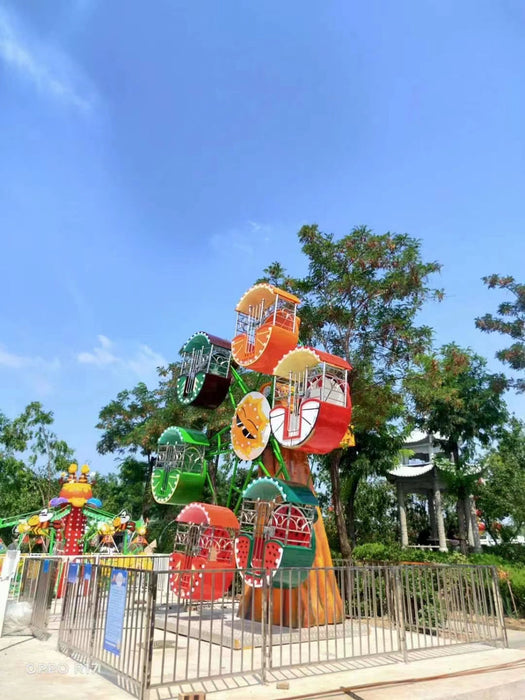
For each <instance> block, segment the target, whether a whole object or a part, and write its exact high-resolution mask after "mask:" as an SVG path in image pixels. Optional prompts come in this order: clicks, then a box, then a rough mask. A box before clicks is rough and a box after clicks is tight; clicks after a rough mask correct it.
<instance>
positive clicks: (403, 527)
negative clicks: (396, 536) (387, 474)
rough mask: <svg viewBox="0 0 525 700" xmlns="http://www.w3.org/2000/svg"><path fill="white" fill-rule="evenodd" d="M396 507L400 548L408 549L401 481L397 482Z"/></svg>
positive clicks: (405, 513)
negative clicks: (397, 507)
mask: <svg viewBox="0 0 525 700" xmlns="http://www.w3.org/2000/svg"><path fill="white" fill-rule="evenodd" d="M397 505H398V506H399V526H400V528H401V546H402V547H408V528H407V512H406V508H405V490H404V488H403V485H402V483H401V481H399V480H398V482H397Z"/></svg>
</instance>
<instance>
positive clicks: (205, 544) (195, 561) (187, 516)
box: [170, 503, 239, 601]
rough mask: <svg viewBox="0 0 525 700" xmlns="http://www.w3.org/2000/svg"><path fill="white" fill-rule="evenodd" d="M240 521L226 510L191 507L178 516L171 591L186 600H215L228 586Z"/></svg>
mask: <svg viewBox="0 0 525 700" xmlns="http://www.w3.org/2000/svg"><path fill="white" fill-rule="evenodd" d="M238 532H239V521H238V520H237V518H236V517H235V515H234V513H233V512H232V511H231V510H230V509H229V508H224V507H222V506H216V505H210V504H207V503H190V504H189V505H187V506H186V507H185V508H183V509H182V511H181V512H180V513H179V515H178V516H177V532H176V534H175V546H174V552H173V554H172V555H171V557H170V569H171V570H172V571H173V573H172V574H170V587H171V590H172V591H173V592H174V593H176V594H177V595H178V596H179V597H180V598H182V599H185V600H194V601H195V600H202V601H208V600H216V599H217V598H220V597H221V596H223V595H224V593H225V592H226V591H227V590H228V588H229V587H230V586H231V583H232V581H233V575H234V571H235V557H234V540H235V536H236V535H237V534H238Z"/></svg>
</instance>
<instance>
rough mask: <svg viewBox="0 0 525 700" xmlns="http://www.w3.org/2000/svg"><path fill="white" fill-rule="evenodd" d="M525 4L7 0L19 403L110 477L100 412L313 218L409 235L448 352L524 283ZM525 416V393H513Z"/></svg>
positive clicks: (0, 164) (13, 334) (298, 264)
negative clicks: (42, 411) (501, 284)
mask: <svg viewBox="0 0 525 700" xmlns="http://www.w3.org/2000/svg"><path fill="white" fill-rule="evenodd" d="M524 66H525V6H524V5H523V3H522V2H521V0H501V1H500V2H498V3H494V2H491V1H489V0H486V1H484V2H483V1H479V0H472V1H470V2H469V1H468V0H464V1H463V2H461V3H458V2H455V1H454V0H450V1H447V0H436V1H432V0H423V1H416V0H411V1H410V2H409V1H403V0H398V1H397V2H395V3H388V2H384V1H381V2H376V1H369V2H367V3H355V2H348V0H341V1H335V0H334V1H331V2H325V3H317V2H308V1H307V2H304V0H302V1H301V2H296V1H295V0H288V1H287V2H285V3H283V2H277V1H275V2H274V1H273V0H265V2H262V3H252V2H248V1H241V0H229V1H228V2H224V3H218V2H215V1H211V0H210V1H208V2H198V3H196V2H175V0H157V2H155V3H149V4H145V3H144V2H138V1H132V0H127V1H126V2H122V1H120V2H111V3H108V2H102V1H97V0H54V1H53V2H52V3H47V2H40V3H22V2H9V1H7V2H4V3H3V4H2V7H1V9H0V236H1V254H0V290H1V299H2V305H1V307H0V382H1V386H2V391H1V392H0V396H1V400H0V410H2V411H3V412H4V413H6V414H7V415H10V416H14V415H15V414H16V413H17V412H19V411H21V410H22V409H23V407H24V406H25V405H26V404H27V403H28V402H29V401H32V400H40V401H42V402H43V404H44V406H45V407H46V408H47V409H51V410H53V411H54V413H55V417H56V424H55V428H56V431H57V433H58V434H59V435H60V436H61V437H63V438H64V439H66V440H68V442H70V444H71V445H73V446H74V447H75V448H76V449H77V453H78V457H79V458H80V459H81V460H88V461H89V462H90V463H91V465H92V467H93V468H95V469H99V470H101V471H108V470H109V469H111V468H112V460H111V458H104V459H102V458H100V457H98V456H97V453H96V441H97V439H98V434H97V431H96V430H95V429H94V427H93V426H94V424H95V423H96V420H97V415H98V411H99V410H100V408H101V407H102V406H103V405H104V404H105V403H107V402H108V401H109V400H110V399H112V398H113V397H114V396H115V395H116V393H117V392H118V391H119V390H121V389H123V388H126V387H132V386H133V385H134V384H135V383H136V382H138V381H141V380H142V381H146V382H147V383H152V382H153V381H154V379H155V367H156V366H157V365H158V364H163V363H166V362H168V361H169V360H173V359H175V358H176V356H177V351H178V348H179V347H180V346H181V344H182V343H183V341H184V340H185V339H186V338H187V337H188V336H189V335H191V334H192V333H193V332H194V331H196V330H201V329H203V330H208V331H209V332H212V333H215V334H217V335H222V336H224V337H231V335H232V332H233V329H234V312H233V309H234V306H235V304H236V302H237V300H238V299H239V297H240V296H241V295H242V293H243V292H244V291H245V290H246V289H247V288H248V287H249V286H250V285H251V284H252V282H253V280H254V279H255V278H257V277H258V276H259V275H260V273H261V270H262V268H263V267H265V266H266V265H267V264H268V263H269V262H271V261H272V260H275V259H279V260H281V261H282V262H283V264H284V265H285V266H286V267H287V268H288V269H289V270H290V271H292V272H294V273H298V274H299V273H301V272H302V271H304V259H303V258H302V256H301V255H300V252H299V248H298V245H297V239H296V233H297V231H298V229H299V228H300V226H301V225H302V224H303V223H314V222H316V223H318V224H319V226H320V227H321V229H322V230H324V231H329V232H333V233H335V234H336V235H343V234H345V233H347V232H348V231H349V230H350V229H351V228H352V227H353V226H354V225H359V224H367V225H368V226H370V227H371V228H373V229H374V230H375V231H376V232H385V231H387V230H390V231H394V232H397V233H408V234H410V235H412V236H414V237H417V238H420V239H421V240H422V242H423V253H424V256H425V258H426V259H428V260H430V259H432V260H438V261H439V262H441V263H442V264H443V266H444V267H443V272H442V274H441V275H440V277H439V278H436V280H435V282H436V284H437V285H438V286H443V287H444V288H445V291H446V293H447V296H446V299H445V301H444V302H443V303H442V304H441V305H432V307H429V308H428V309H427V310H426V311H425V312H424V314H423V320H424V321H425V322H428V323H430V324H431V325H433V326H434V327H435V329H436V343H437V344H441V343H444V342H449V341H451V340H455V341H457V342H458V343H459V344H461V345H469V346H471V347H472V348H474V349H475V350H476V351H477V352H479V353H480V354H483V355H485V356H487V357H489V358H491V367H492V368H493V369H501V366H500V365H499V363H497V362H496V361H495V360H492V358H493V355H494V352H495V351H496V349H498V348H499V347H502V346H503V345H504V339H503V338H499V337H495V336H487V335H484V334H481V333H480V332H479V331H477V330H476V329H475V327H474V318H475V316H477V315H480V314H483V313H484V312H486V311H490V310H495V308H496V305H497V304H498V303H499V302H500V301H502V300H503V296H502V295H501V294H499V293H497V292H489V291H487V290H486V289H485V288H484V287H483V285H482V283H481V279H480V278H481V277H482V276H483V275H486V274H490V273H492V272H499V273H505V274H512V275H515V276H516V277H517V279H518V280H520V281H524V269H525V265H524V259H525V236H524V224H525V209H524V206H523V205H524V186H525V167H524V166H525V129H524V128H523V125H524V124H525V92H524V90H523V71H524V68H523V67H524ZM509 400H510V404H511V406H512V408H513V409H514V410H515V411H516V412H517V413H518V414H519V415H520V416H521V417H525V400H524V398H523V397H519V398H518V397H513V396H510V397H509Z"/></svg>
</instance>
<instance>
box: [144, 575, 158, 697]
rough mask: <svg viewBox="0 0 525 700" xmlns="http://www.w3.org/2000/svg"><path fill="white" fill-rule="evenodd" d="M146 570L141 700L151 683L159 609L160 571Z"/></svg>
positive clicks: (146, 693)
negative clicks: (158, 587) (146, 587)
mask: <svg viewBox="0 0 525 700" xmlns="http://www.w3.org/2000/svg"><path fill="white" fill-rule="evenodd" d="M146 571H147V570H144V575H147V576H148V596H147V601H146V634H145V639H144V658H143V662H142V679H141V684H140V700H148V698H149V691H150V685H151V666H152V663H153V641H154V637H155V613H156V609H157V583H158V573H157V572H156V571H154V570H151V571H148V572H147V573H146Z"/></svg>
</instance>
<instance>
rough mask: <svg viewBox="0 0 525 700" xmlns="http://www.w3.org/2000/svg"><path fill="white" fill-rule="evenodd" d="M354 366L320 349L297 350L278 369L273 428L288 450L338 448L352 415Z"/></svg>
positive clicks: (271, 416) (315, 450)
mask: <svg viewBox="0 0 525 700" xmlns="http://www.w3.org/2000/svg"><path fill="white" fill-rule="evenodd" d="M351 369H352V368H351V366H350V365H349V364H348V362H346V360H343V359H342V358H340V357H336V356H335V355H330V354H328V353H326V352H322V351H321V350H316V349H314V348H308V347H300V348H295V349H294V350H291V351H290V352H289V353H287V354H286V355H285V356H284V357H282V358H281V360H280V361H279V362H278V363H277V364H276V366H275V367H274V370H273V374H274V375H275V379H274V392H273V400H274V408H273V409H272V410H271V411H270V425H271V428H272V433H273V435H274V436H275V438H276V440H277V441H278V442H279V443H280V444H281V445H283V446H284V447H289V448H291V449H297V450H301V451H303V452H308V453H317V454H326V453H328V452H331V451H332V450H334V449H336V448H337V447H338V446H339V444H340V442H341V440H342V439H343V437H344V435H345V433H346V431H347V429H348V426H349V424H350V419H351V417H352V403H351V400H350V391H349V387H348V372H349V371H350V370H351Z"/></svg>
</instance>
